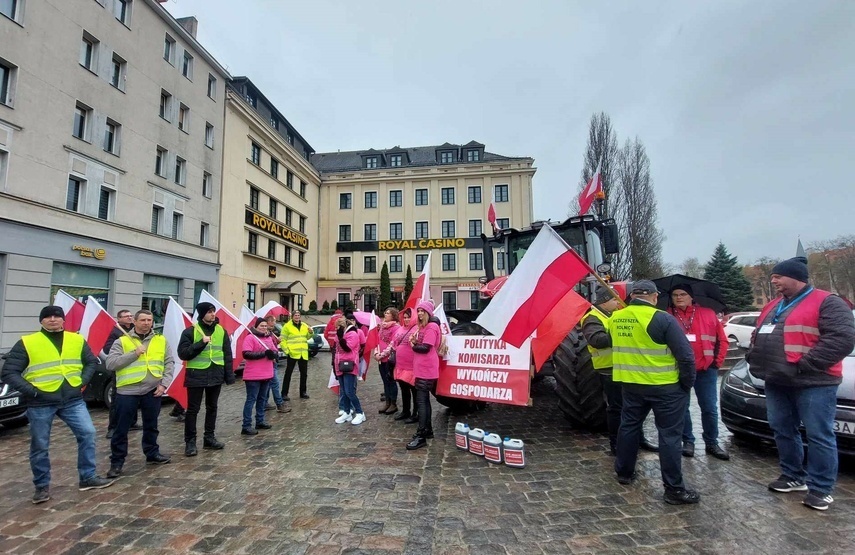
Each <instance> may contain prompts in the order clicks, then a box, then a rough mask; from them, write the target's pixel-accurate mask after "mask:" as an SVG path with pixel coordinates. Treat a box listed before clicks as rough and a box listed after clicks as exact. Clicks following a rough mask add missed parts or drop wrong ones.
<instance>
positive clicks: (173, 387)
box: [163, 297, 193, 409]
mask: <svg viewBox="0 0 855 555" xmlns="http://www.w3.org/2000/svg"><path fill="white" fill-rule="evenodd" d="M192 325H193V322H192V321H191V320H190V317H189V316H187V313H186V312H184V309H183V308H181V305H179V304H178V303H177V302H176V301H175V299H173V298H172V297H169V304H168V305H167V306H166V314H165V315H164V316H163V337H165V338H166V345H167V347H169V352H170V353H172V359H173V360H174V361H175V368H174V369H173V371H172V383H171V384H169V387H167V388H166V394H167V395H169V396H170V397H171V398H172V399H175V402H176V403H178V404H179V405H181V406H182V407H184V408H185V409H186V408H187V388H186V387H184V372H185V371H186V370H187V362H186V361H184V360H181V359H180V358H178V342H179V341H180V340H181V332H183V331H184V330H186V329H187V328H189V327H190V326H192Z"/></svg>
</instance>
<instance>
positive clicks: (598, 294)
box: [594, 285, 619, 305]
mask: <svg viewBox="0 0 855 555" xmlns="http://www.w3.org/2000/svg"><path fill="white" fill-rule="evenodd" d="M617 297H619V295H618V294H617V293H615V294H614V295H612V294H611V293H610V292H609V290H608V289H606V288H605V287H603V286H602V285H599V286H597V289H596V290H595V291H594V304H597V305H599V304H605V303H607V302H609V301H610V300H611V299H614V298H617Z"/></svg>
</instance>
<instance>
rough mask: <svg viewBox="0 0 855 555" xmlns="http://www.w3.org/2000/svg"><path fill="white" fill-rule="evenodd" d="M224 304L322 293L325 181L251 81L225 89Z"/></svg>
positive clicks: (303, 301)
mask: <svg viewBox="0 0 855 555" xmlns="http://www.w3.org/2000/svg"><path fill="white" fill-rule="evenodd" d="M225 129H226V134H225V140H224V149H225V150H224V152H225V156H224V160H223V176H224V177H223V208H222V214H221V222H222V227H223V233H222V234H221V238H220V262H221V263H222V268H221V270H220V291H219V300H220V302H222V303H223V304H225V305H226V306H228V307H231V308H232V309H235V310H239V309H240V307H241V306H242V305H244V304H246V305H247V307H248V308H250V309H253V310H255V309H257V308H260V307H261V306H262V305H264V304H265V303H266V302H268V301H276V302H278V303H280V304H282V305H283V306H285V307H286V308H288V309H289V310H294V309H303V308H304V307H305V308H308V303H309V301H311V300H312V299H314V298H315V297H316V295H317V293H316V287H317V286H316V284H317V269H318V250H319V249H318V227H319V225H318V224H319V221H318V197H319V188H320V183H321V180H320V176H319V174H318V172H317V170H315V168H314V167H313V166H312V165H311V164H310V163H309V158H310V155H311V153H312V147H311V146H310V145H309V144H308V143H307V142H306V140H305V139H303V137H302V136H301V135H300V134H299V133H298V132H297V131H296V130H295V129H294V127H293V126H292V125H291V124H290V123H289V122H288V120H287V119H285V117H284V116H283V115H282V114H281V113H280V112H279V111H278V110H277V109H276V107H275V106H273V104H272V103H271V102H269V101H268V100H267V98H265V97H264V95H263V94H262V93H261V92H260V91H259V90H258V88H256V87H255V85H253V83H252V81H250V80H249V79H247V78H246V77H236V78H235V79H234V80H232V81H230V82H229V84H228V87H227V91H226V116H225Z"/></svg>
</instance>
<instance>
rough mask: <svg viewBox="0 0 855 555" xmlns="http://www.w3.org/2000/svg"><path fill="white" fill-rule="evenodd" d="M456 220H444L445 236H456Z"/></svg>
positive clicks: (443, 229) (443, 232)
mask: <svg viewBox="0 0 855 555" xmlns="http://www.w3.org/2000/svg"><path fill="white" fill-rule="evenodd" d="M454 224H455V222H454V220H443V221H442V236H443V238H449V237H454V236H455V233H454V232H455V229H454V228H455V227H456V226H455V225H454Z"/></svg>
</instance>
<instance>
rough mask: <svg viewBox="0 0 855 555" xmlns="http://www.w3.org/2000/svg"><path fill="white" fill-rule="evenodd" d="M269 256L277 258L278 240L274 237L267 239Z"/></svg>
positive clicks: (272, 258)
mask: <svg viewBox="0 0 855 555" xmlns="http://www.w3.org/2000/svg"><path fill="white" fill-rule="evenodd" d="M267 258H269V259H270V260H276V241H274V240H273V239H270V240H268V241H267Z"/></svg>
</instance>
